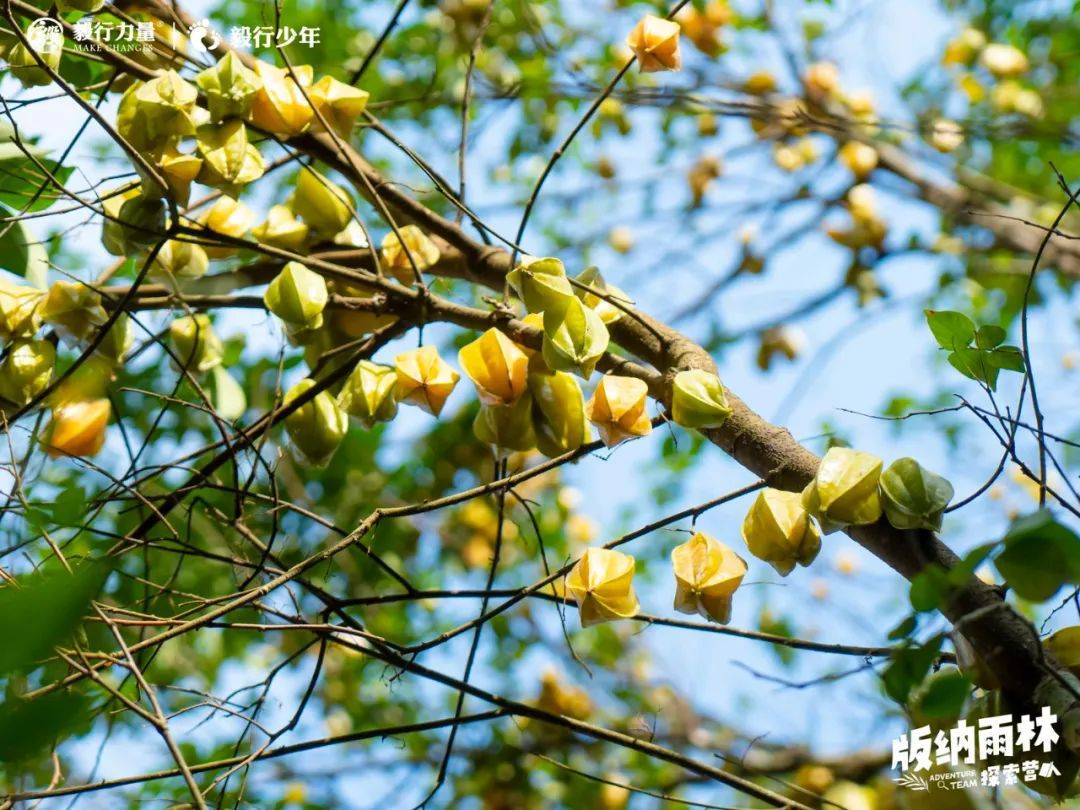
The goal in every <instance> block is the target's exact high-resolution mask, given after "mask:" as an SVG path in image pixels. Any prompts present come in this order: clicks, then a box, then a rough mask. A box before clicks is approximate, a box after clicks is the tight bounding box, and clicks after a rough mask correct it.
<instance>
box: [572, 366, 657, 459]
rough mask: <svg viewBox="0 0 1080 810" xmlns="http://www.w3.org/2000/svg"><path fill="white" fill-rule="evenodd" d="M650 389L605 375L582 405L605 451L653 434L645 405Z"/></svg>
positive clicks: (635, 381) (630, 379)
mask: <svg viewBox="0 0 1080 810" xmlns="http://www.w3.org/2000/svg"><path fill="white" fill-rule="evenodd" d="M648 395H649V386H647V385H646V384H645V382H644V381H643V380H639V379H638V378H636V377H618V376H615V375H613V374H605V375H604V376H603V377H601V378H600V382H599V383H598V384H597V386H596V390H595V391H594V392H593V395H592V397H591V398H590V399H589V401H588V402H587V403H586V404H585V414H586V416H588V417H589V421H590V422H592V423H593V424H594V425H596V429H597V430H598V431H599V432H600V438H601V439H603V441H604V444H605V445H606V446H607V447H614V446H615V445H617V444H619V443H620V442H623V441H626V440H627V439H633V438H635V437H637V436H647V435H649V433H650V432H651V431H652V424H651V423H650V422H649V415H648V413H647V412H646V410H645V408H646V405H647V404H648Z"/></svg>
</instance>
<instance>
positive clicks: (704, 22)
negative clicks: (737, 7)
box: [675, 0, 735, 57]
mask: <svg viewBox="0 0 1080 810" xmlns="http://www.w3.org/2000/svg"><path fill="white" fill-rule="evenodd" d="M675 19H676V21H677V22H678V23H679V25H680V26H681V27H682V32H683V33H684V34H686V38H687V39H688V40H690V41H691V42H692V43H694V47H695V48H697V49H698V50H699V51H701V52H702V53H703V54H705V55H706V56H712V57H717V56H719V55H720V54H721V53H723V52H724V49H725V45H724V42H723V40H721V38H720V35H721V32H722V31H723V29H724V27H725V26H727V25H729V24H730V23H731V22H732V21H733V20H734V19H735V12H733V11H732V9H731V6H729V5H728V3H727V0H710V1H709V2H708V3H706V4H705V7H704V8H703V9H701V10H698V8H697V6H694V5H692V4H687V5H685V6H683V8H682V10H680V11H679V13H678V14H677V15H675Z"/></svg>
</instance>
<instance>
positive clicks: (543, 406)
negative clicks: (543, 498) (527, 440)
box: [528, 362, 589, 458]
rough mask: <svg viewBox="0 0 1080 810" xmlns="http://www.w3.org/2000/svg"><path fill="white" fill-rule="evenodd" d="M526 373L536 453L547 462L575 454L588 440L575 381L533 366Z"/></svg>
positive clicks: (581, 400) (583, 399)
mask: <svg viewBox="0 0 1080 810" xmlns="http://www.w3.org/2000/svg"><path fill="white" fill-rule="evenodd" d="M532 366H533V367H532V368H530V370H529V375H528V384H529V394H530V395H531V397H532V423H533V433H534V434H535V435H536V449H537V450H539V451H540V452H541V453H543V454H544V455H545V456H547V457H548V458H555V457H556V456H561V455H562V454H563V453H569V452H571V451H573V450H577V449H578V448H579V447H581V445H583V444H584V443H585V442H587V441H588V440H589V426H588V423H587V422H586V421H585V397H584V396H583V395H582V393H581V386H580V385H579V384H578V381H577V379H576V378H575V377H573V376H572V375H570V374H567V373H566V372H564V371H549V370H548V369H547V368H544V367H543V363H541V362H534V363H532Z"/></svg>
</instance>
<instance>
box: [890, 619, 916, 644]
mask: <svg viewBox="0 0 1080 810" xmlns="http://www.w3.org/2000/svg"><path fill="white" fill-rule="evenodd" d="M918 626H919V614H918V613H912V614H911V615H910V616H908V617H907V618H906V619H904V620H903V621H902V622H900V624H898V625H896V627H894V628H893V629H892V630H890V631H889V641H899V640H900V639H902V638H907V637H908V636H910V635H911V634H912V633H914V632H915V630H916V629H917V628H918Z"/></svg>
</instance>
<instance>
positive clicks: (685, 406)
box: [671, 369, 731, 430]
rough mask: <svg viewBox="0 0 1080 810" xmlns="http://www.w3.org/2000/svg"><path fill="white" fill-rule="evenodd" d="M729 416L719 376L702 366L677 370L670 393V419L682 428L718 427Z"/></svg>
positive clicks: (729, 411)
mask: <svg viewBox="0 0 1080 810" xmlns="http://www.w3.org/2000/svg"><path fill="white" fill-rule="evenodd" d="M729 416H731V406H730V405H728V401H727V394H726V393H725V392H724V386H723V384H722V383H721V382H720V378H719V377H717V376H716V375H715V374H712V373H711V372H708V371H704V370H703V369H691V370H689V371H680V372H679V373H678V374H676V375H675V380H674V382H673V383H672V393H671V418H672V419H673V420H674V422H675V424H677V425H682V426H683V427H685V428H694V429H696V430H702V429H706V428H718V427H720V426H721V425H723V424H724V422H726V421H727V418H728V417H729Z"/></svg>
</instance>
